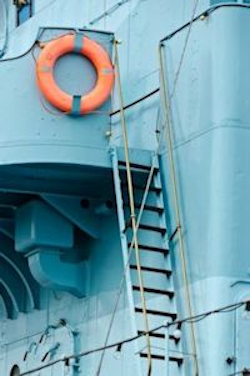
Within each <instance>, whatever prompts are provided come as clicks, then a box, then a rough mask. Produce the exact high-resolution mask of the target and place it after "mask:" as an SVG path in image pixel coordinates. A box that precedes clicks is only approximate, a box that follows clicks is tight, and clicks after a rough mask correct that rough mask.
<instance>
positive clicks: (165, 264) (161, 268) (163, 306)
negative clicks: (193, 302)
mask: <svg viewBox="0 0 250 376" xmlns="http://www.w3.org/2000/svg"><path fill="white" fill-rule="evenodd" d="M112 164H113V176H114V185H115V194H116V201H117V212H118V219H119V227H120V234H121V245H122V252H123V259H124V266H125V272H126V288H127V293H128V299H129V304H130V309H131V317H132V323H133V330H134V332H135V333H134V334H140V333H141V332H142V331H145V317H144V315H143V313H144V312H143V308H142V302H141V296H140V292H141V291H140V290H141V289H140V285H139V278H138V276H139V272H138V264H137V263H136V259H135V251H134V244H133V235H134V234H133V231H132V229H131V219H130V214H131V213H130V205H129V194H128V189H127V175H126V168H127V165H126V162H125V161H124V158H123V157H121V156H120V155H119V157H118V156H117V152H116V150H113V151H112ZM130 171H131V175H132V181H133V188H134V201H135V209H136V218H137V221H138V218H139V224H138V222H137V226H138V227H137V234H136V235H137V239H138V245H139V251H140V272H141V274H142V277H143V293H144V296H145V301H146V312H147V319H148V323H149V328H150V329H153V328H155V327H157V326H158V325H161V324H163V323H165V322H172V321H174V320H176V319H177V307H176V300H175V292H174V285H173V278H172V267H171V259H170V257H169V247H168V237H169V234H168V233H167V227H166V219H165V210H164V201H163V192H162V182H161V176H160V171H159V163H158V157H157V156H155V155H154V156H152V160H151V162H150V164H137V163H132V162H130ZM150 174H151V177H150ZM149 179H150V180H149ZM146 187H147V188H148V189H147V188H146ZM145 188H146V190H147V192H145ZM141 205H142V207H141ZM131 242H132V245H131ZM172 328H173V329H172ZM175 330H176V327H175V326H173V327H171V330H170V331H169V332H168V333H167V331H166V330H165V329H163V330H162V331H158V332H154V333H151V334H150V348H149V346H148V344H147V343H146V339H145V338H144V337H143V338H141V339H139V340H138V341H137V351H136V350H135V352H136V355H135V356H137V357H138V361H139V372H140V374H141V375H142V376H144V375H145V376H146V375H152V376H156V375H167V376H178V375H183V374H184V366H183V362H184V359H183V355H182V352H181V343H180V342H181V341H180V340H179V339H178V338H175V336H174V334H173V333H174V331H175ZM166 337H168V338H166ZM148 350H150V353H151V354H150V358H151V362H152V371H151V373H150V372H149V371H148V368H149V366H148V365H147V359H148ZM166 354H168V355H166Z"/></svg>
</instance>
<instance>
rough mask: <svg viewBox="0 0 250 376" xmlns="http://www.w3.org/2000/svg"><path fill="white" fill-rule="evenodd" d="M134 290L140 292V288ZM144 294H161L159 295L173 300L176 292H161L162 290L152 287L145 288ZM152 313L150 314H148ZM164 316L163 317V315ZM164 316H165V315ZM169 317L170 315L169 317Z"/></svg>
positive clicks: (135, 287)
mask: <svg viewBox="0 0 250 376" xmlns="http://www.w3.org/2000/svg"><path fill="white" fill-rule="evenodd" d="M133 290H134V291H140V286H133ZM144 292H149V293H152V294H159V295H166V296H168V297H169V298H170V299H172V298H173V297H174V292H173V291H168V290H160V289H153V288H151V287H144ZM148 313H150V312H148ZM151 313H152V312H151ZM156 314H157V313H156ZM162 314H164V312H162ZM161 316H162V315H161ZM163 316H164V315H163ZM167 316H169V315H167ZM174 320H175V319H174Z"/></svg>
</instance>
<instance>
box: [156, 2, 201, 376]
mask: <svg viewBox="0 0 250 376" xmlns="http://www.w3.org/2000/svg"><path fill="white" fill-rule="evenodd" d="M198 5H199V0H195V3H194V8H193V12H192V18H191V21H190V23H189V29H188V32H187V35H186V38H185V43H184V47H183V50H182V53H181V58H180V62H179V66H178V69H177V71H176V73H175V77H174V81H173V82H174V83H173V89H172V91H171V93H170V95H169V88H168V87H167V79H166V76H165V69H166V61H165V59H164V57H163V53H162V50H163V47H164V44H163V43H160V44H159V62H160V80H161V88H162V103H163V108H164V118H165V119H164V122H165V125H164V128H165V129H163V135H165V137H166V142H167V149H168V159H169V165H170V176H171V182H172V191H173V200H174V211H175V220H176V223H177V226H176V228H177V229H178V231H177V233H178V239H179V252H180V259H181V266H182V275H183V281H184V289H185V303H186V308H187V312H188V314H189V316H192V315H193V310H192V303H191V295H190V289H189V281H188V273H187V261H186V256H185V246H184V240H183V233H182V227H181V212H180V204H179V192H178V184H177V177H176V166H175V159H174V154H173V135H172V131H173V130H172V119H171V114H172V99H173V97H174V94H175V91H176V88H177V84H178V81H179V77H180V73H181V69H182V66H183V62H184V58H185V56H186V50H187V46H188V42H189V39H190V35H191V31H192V27H193V25H194V19H195V14H196V11H197V8H198ZM159 145H160V142H159ZM190 329H191V332H190V335H191V347H192V351H191V352H192V353H193V354H194V370H195V376H199V364H198V359H197V348H196V338H195V328H194V322H191V327H190Z"/></svg>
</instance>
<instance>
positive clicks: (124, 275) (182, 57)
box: [96, 0, 200, 376]
mask: <svg viewBox="0 0 250 376" xmlns="http://www.w3.org/2000/svg"><path fill="white" fill-rule="evenodd" d="M199 1H200V0H195V2H194V8H193V10H192V20H193V19H194V18H195V14H196V11H197V8H198V5H199ZM192 25H193V23H192V22H191V23H190V27H189V30H188V33H187V36H186V38H185V43H184V48H183V51H182V54H181V59H180V63H179V66H178V69H177V71H176V74H175V79H174V88H173V91H172V95H171V97H173V96H174V93H175V89H176V86H177V83H178V79H179V76H180V73H181V68H182V65H183V61H184V57H185V53H186V49H187V45H188V41H189V38H190V34H191V30H192ZM115 48H116V50H115V55H116V62H117V58H118V48H117V43H116V44H115ZM118 69H119V67H118ZM119 73H120V72H119V71H118V74H117V75H118V80H119V78H120V76H119ZM158 91H159V89H156V90H154V91H153V92H152V93H153V94H152V93H150V94H149V95H147V96H145V97H144V98H143V99H146V98H148V97H149V96H151V95H154V94H156V93H157V92H158ZM137 103H138V101H136V102H135V104H137ZM130 106H131V105H130ZM127 108H128V106H127ZM124 109H125V108H124V105H123V103H121V106H120V110H118V111H115V112H113V113H112V115H115V114H117V113H119V112H120V113H121V117H124V116H125V115H124ZM159 146H160V142H159ZM129 167H130V166H129ZM128 180H129V179H128ZM148 189H149V187H148ZM131 214H132V211H131ZM131 219H132V217H131ZM136 226H137V224H136ZM136 233H137V229H135V235H136ZM131 251H132V248H131V249H130V250H129V256H128V261H129V260H130V256H131ZM138 251H139V249H138ZM138 253H139V252H138ZM127 267H128V265H125V269H124V273H123V275H122V278H121V281H120V286H119V290H118V297H117V299H116V301H115V305H114V310H113V312H112V315H111V320H110V324H109V327H108V332H107V336H106V338H105V344H107V342H108V339H109V336H110V333H111V329H112V326H113V323H114V319H115V315H116V312H117V308H118V304H119V301H120V296H121V294H122V288H123V284H124V281H125V278H126V272H127ZM138 272H139V274H140V269H139V270H138ZM139 279H140V278H139ZM141 283H142V281H141ZM140 287H141V285H140ZM142 287H143V283H142ZM140 290H141V288H140ZM142 293H143V295H144V291H143V289H142ZM143 299H144V297H143ZM142 301H143V300H142ZM144 304H145V310H143V311H144V312H143V313H144V316H145V315H146V313H147V312H146V303H144ZM191 312H192V310H190V314H191ZM146 326H147V323H146ZM149 341H150V339H149V340H148V347H149V346H150V342H149ZM194 349H195V346H194ZM194 353H196V351H195V352H194ZM104 355H105V350H104V351H103V353H102V356H101V359H100V362H99V366H98V370H97V373H96V376H99V375H100V372H101V366H102V363H103V360H104ZM148 356H149V359H148V362H149V375H150V374H151V367H152V364H151V363H152V361H151V354H150V350H149V351H148ZM195 359H196V358H195ZM196 370H198V366H197V365H196ZM198 374H199V372H198V371H196V375H198Z"/></svg>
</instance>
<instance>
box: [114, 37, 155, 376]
mask: <svg viewBox="0 0 250 376" xmlns="http://www.w3.org/2000/svg"><path fill="white" fill-rule="evenodd" d="M114 47H115V67H116V73H117V86H118V96H119V100H120V108H121V112H120V115H121V128H122V135H123V141H124V153H125V161H126V175H127V186H128V196H129V206H130V220H131V226H132V232H133V236H134V249H135V258H136V267H137V276H138V281H139V290H140V299H141V304H142V313H143V319H144V324H145V329H146V332H148V331H149V320H148V316H147V303H146V299H145V291H144V282H143V275H142V270H141V263H140V250H139V244H138V238H137V230H136V214H135V203H134V189H133V181H132V174H131V168H130V158H129V145H128V135H127V125H126V118H125V113H124V110H123V107H124V102H123V93H122V84H121V75H120V61H119V53H118V42H117V41H116V40H115V42H114ZM146 342H147V348H148V352H147V359H148V376H150V375H151V370H152V356H151V343H150V342H151V340H150V336H149V334H146Z"/></svg>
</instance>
